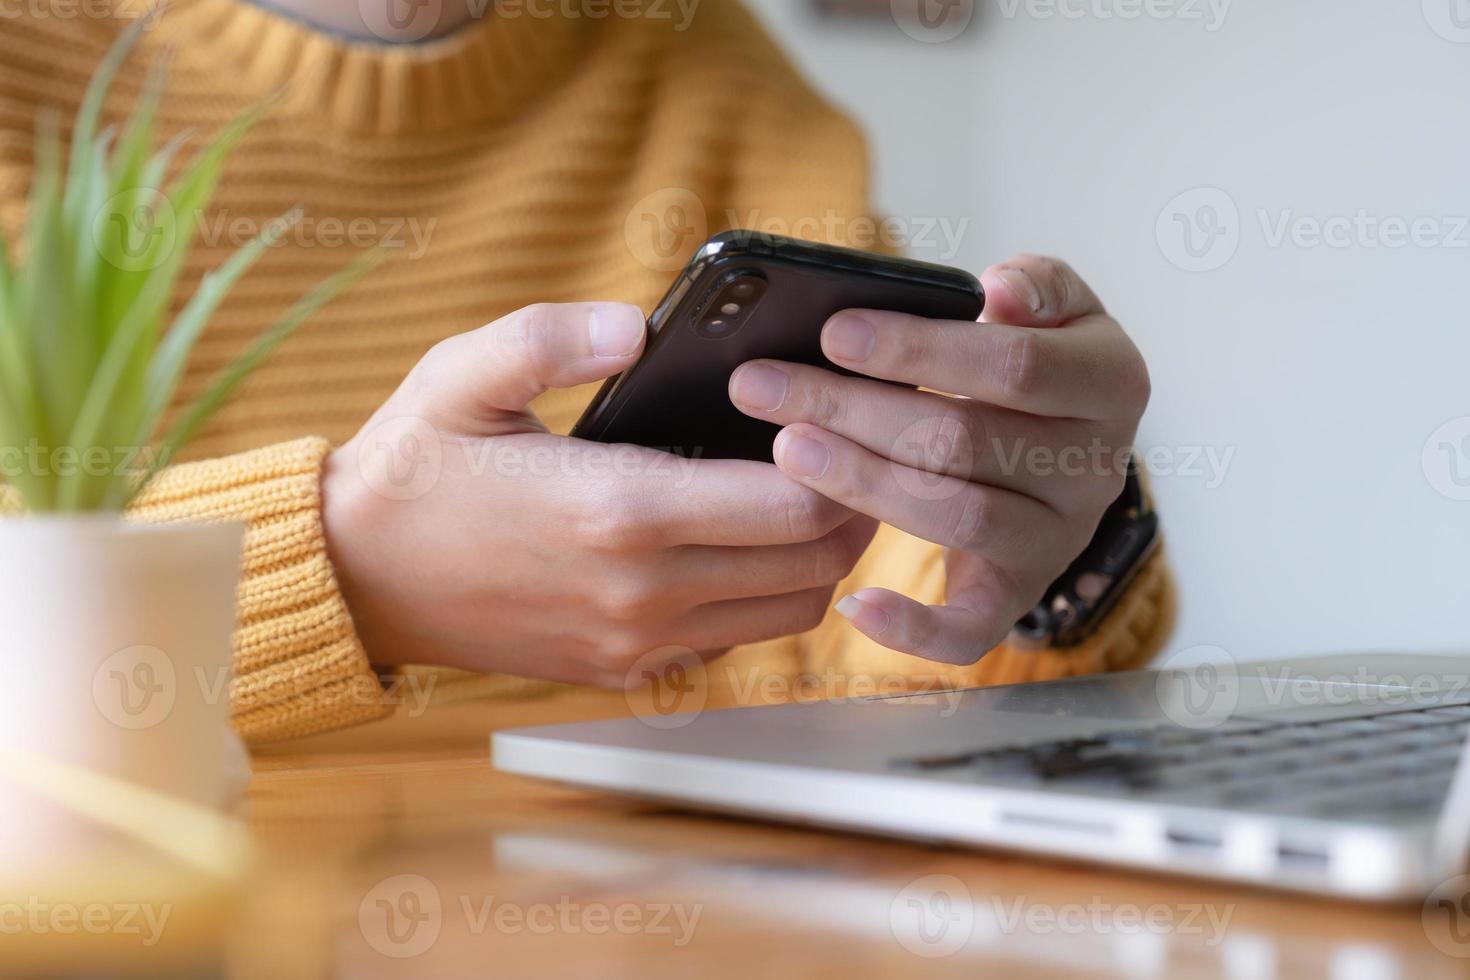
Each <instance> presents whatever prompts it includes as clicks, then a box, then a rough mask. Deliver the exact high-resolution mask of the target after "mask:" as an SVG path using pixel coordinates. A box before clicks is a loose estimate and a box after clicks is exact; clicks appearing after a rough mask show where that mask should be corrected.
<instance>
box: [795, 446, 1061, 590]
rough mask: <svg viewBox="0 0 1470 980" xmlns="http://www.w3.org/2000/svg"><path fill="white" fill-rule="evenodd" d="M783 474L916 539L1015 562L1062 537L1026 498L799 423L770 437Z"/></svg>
mask: <svg viewBox="0 0 1470 980" xmlns="http://www.w3.org/2000/svg"><path fill="white" fill-rule="evenodd" d="M775 450H776V463H777V465H778V466H780V468H781V470H782V472H784V473H786V474H788V475H789V476H790V477H791V478H792V479H793V480H796V481H798V482H800V483H803V484H805V485H807V486H809V487H811V488H812V489H814V490H817V491H819V492H821V493H822V494H824V495H826V496H829V497H831V498H832V499H834V500H836V501H838V502H839V503H841V504H844V505H845V506H847V507H850V508H852V509H853V510H856V511H858V512H860V513H864V514H868V515H870V516H872V517H876V518H877V519H878V520H880V521H883V522H884V523H886V524H892V525H893V526H894V527H897V528H899V529H901V530H904V531H907V532H909V533H910V534H912V535H915V536H916V537H920V538H923V539H924V540H926V541H932V542H934V543H935V544H939V545H943V546H945V547H947V548H958V549H960V550H962V551H967V552H971V553H973V554H977V555H980V556H982V557H984V558H986V559H989V560H990V561H993V562H997V563H1000V564H1001V565H1002V566H1007V567H1019V566H1022V565H1024V564H1026V563H1028V562H1029V561H1030V560H1032V559H1033V558H1034V555H1035V554H1036V552H1037V550H1038V549H1042V550H1043V551H1044V552H1045V553H1050V552H1051V551H1052V550H1055V549H1056V548H1058V547H1061V546H1062V544H1063V542H1064V531H1065V526H1064V525H1063V521H1062V518H1061V517H1060V515H1058V514H1057V512H1056V511H1054V510H1052V509H1051V508H1050V507H1048V506H1047V505H1046V504H1043V503H1041V502H1040V501H1037V500H1033V499H1032V498H1030V497H1027V496H1024V495H1022V494H1019V493H1013V492H1011V491H1009V490H1002V489H999V488H997V487H986V486H981V485H979V484H974V483H970V482H968V481H966V480H961V479H959V478H958V477H953V476H942V475H939V474H934V473H925V472H922V471H920V470H915V469H912V468H910V467H906V466H901V465H899V464H897V463H893V462H890V461H889V460H886V459H883V458H882V457H880V456H878V455H876V454H874V453H871V452H869V451H868V450H866V449H864V448H863V447H862V446H859V445H858V444H857V443H855V442H852V441H851V440H850V439H844V438H843V437H842V436H838V435H834V434H832V433H830V432H826V431H824V430H822V429H819V428H817V427H816V426H813V425H807V424H805V423H801V424H797V425H792V426H787V427H786V428H785V429H782V430H781V433H780V434H779V435H778V436H777V437H776V446H775Z"/></svg>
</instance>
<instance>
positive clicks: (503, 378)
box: [410, 303, 646, 431]
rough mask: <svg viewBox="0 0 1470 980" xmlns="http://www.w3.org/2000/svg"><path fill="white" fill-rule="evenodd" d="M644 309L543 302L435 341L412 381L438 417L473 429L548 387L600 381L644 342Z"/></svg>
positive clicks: (632, 358) (513, 409) (620, 367)
mask: <svg viewBox="0 0 1470 980" xmlns="http://www.w3.org/2000/svg"><path fill="white" fill-rule="evenodd" d="M645 333H646V328H645V321H644V318H643V312H642V311H641V310H639V309H638V308H637V307H636V306H630V305H628V304H626V303H562V304H554V303H541V304H537V305H535V306H527V307H525V308H523V309H520V310H517V311H516V312H514V313H511V314H509V315H508V316H504V317H502V318H500V319H499V320H496V321H495V322H494V323H491V324H488V325H486V326H484V327H481V328H480V329H478V330H472V331H470V332H469V333H463V334H458V335H456V336H453V337H450V338H448V339H446V340H443V341H441V342H440V343H439V344H437V345H435V346H434V348H433V349H432V350H430V351H429V353H428V354H426V355H425V356H424V358H423V359H422V360H421V361H420V362H419V364H418V366H417V367H415V368H414V372H413V374H412V375H410V383H411V385H412V387H413V390H414V392H415V394H416V395H417V396H418V398H419V400H420V401H421V402H422V403H423V405H424V406H425V408H424V409H423V411H421V413H420V414H423V413H424V412H429V413H431V414H433V415H434V416H435V417H432V418H429V419H428V421H429V422H431V423H434V424H444V425H448V426H456V425H458V426H460V427H461V429H462V431H476V430H475V429H474V423H475V422H484V421H493V420H496V419H498V418H500V417H501V416H503V415H504V414H506V413H516V412H522V411H524V410H525V408H526V406H528V405H529V404H530V403H531V401H532V399H534V398H535V397H536V396H537V395H540V394H541V393H542V392H544V391H546V390H547V389H548V388H569V387H572V386H574V385H579V384H585V383H587V382H590V381H599V380H601V379H603V378H607V377H610V376H611V375H614V374H617V373H618V372H620V371H622V370H624V369H626V368H628V367H631V366H632V364H633V363H634V362H635V361H636V360H637V359H638V355H639V353H640V352H641V351H642V350H643V341H644V335H645Z"/></svg>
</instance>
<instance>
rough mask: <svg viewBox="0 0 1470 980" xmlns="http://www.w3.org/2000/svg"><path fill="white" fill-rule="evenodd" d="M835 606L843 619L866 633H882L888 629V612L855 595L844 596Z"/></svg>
mask: <svg viewBox="0 0 1470 980" xmlns="http://www.w3.org/2000/svg"><path fill="white" fill-rule="evenodd" d="M835 608H836V609H837V612H838V614H839V615H840V616H842V618H843V619H846V620H847V621H848V622H849V623H851V624H852V625H854V626H856V627H857V628H858V629H860V630H862V631H863V632H864V633H882V632H883V631H884V630H886V629H888V613H886V612H884V611H883V610H882V609H880V608H879V607H878V606H873V605H869V604H868V603H866V602H864V601H863V600H861V599H859V598H858V597H857V596H855V595H845V596H843V597H842V598H841V599H839V600H838V601H837V605H836V607H835Z"/></svg>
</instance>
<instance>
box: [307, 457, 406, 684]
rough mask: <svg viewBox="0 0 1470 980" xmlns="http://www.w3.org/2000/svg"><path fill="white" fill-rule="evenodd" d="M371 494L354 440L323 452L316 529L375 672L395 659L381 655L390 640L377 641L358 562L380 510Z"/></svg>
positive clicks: (367, 577)
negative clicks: (319, 515) (319, 525)
mask: <svg viewBox="0 0 1470 980" xmlns="http://www.w3.org/2000/svg"><path fill="white" fill-rule="evenodd" d="M376 496H377V495H376V494H374V493H373V492H372V489H371V488H370V487H368V485H367V483H366V481H364V480H363V478H362V473H361V471H360V468H359V467H358V465H357V443H356V440H352V441H349V442H347V443H345V444H343V445H342V446H339V447H337V448H336V449H334V450H332V451H331V452H329V453H328V454H327V456H326V458H325V459H324V460H323V461H322V474H321V511H322V534H323V537H324V538H325V541H326V549H327V560H328V561H330V562H331V565H332V574H333V575H334V576H335V578H336V580H337V588H338V591H339V592H341V594H342V598H343V601H344V602H345V603H346V604H347V611H348V614H349V615H350V616H351V617H352V623H353V627H354V629H355V631H356V633H357V637H358V640H359V642H360V643H361V644H362V646H363V648H364V649H365V650H366V651H367V655H368V660H369V662H370V663H371V664H372V666H373V669H374V670H377V671H379V672H380V673H381V672H382V671H383V670H385V669H388V668H391V667H393V666H395V665H394V664H391V663H387V662H385V661H384V659H383V658H384V655H385V652H386V649H390V648H391V645H385V644H383V643H381V642H380V641H379V637H380V635H381V631H380V630H379V629H378V628H377V626H376V623H375V622H374V616H373V615H372V610H373V603H372V601H371V599H370V594H371V591H372V583H371V571H370V566H369V565H366V564H364V563H363V562H364V559H365V557H366V556H365V551H366V550H367V549H365V547H364V545H365V542H366V535H367V534H368V532H369V530H370V529H371V528H372V527H374V526H375V520H376V521H381V520H382V515H381V514H378V515H376V517H375V516H374V515H375V511H376V505H377V503H378V501H377V500H376Z"/></svg>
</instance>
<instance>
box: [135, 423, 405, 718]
mask: <svg viewBox="0 0 1470 980" xmlns="http://www.w3.org/2000/svg"><path fill="white" fill-rule="evenodd" d="M329 448H330V447H329V445H328V443H327V441H326V440H325V439H319V438H308V439H299V440H296V441H294V442H286V443H281V444H279V445H275V446H269V447H266V448H264V449H257V450H253V451H251V452H246V453H240V454H239V455H235V456H227V457H223V458H221V459H211V460H205V461H202V462H195V463H184V464H181V465H178V466H171V467H169V468H167V469H165V470H164V471H163V472H162V473H160V474H159V475H158V477H157V478H156V479H155V480H154V481H153V482H152V483H151V484H149V486H148V487H147V488H146V489H145V490H144V492H143V493H142V494H141V495H140V496H139V497H138V499H137V500H136V501H135V502H134V504H133V507H132V508H131V510H130V512H129V516H131V517H133V518H134V519H137V520H142V521H158V522H175V521H222V520H230V521H241V522H243V523H244V524H245V526H246V530H245V552H244V560H243V562H242V565H241V571H240V589H239V594H238V599H237V604H236V610H237V624H236V629H235V656H234V661H235V677H234V680H233V682H232V683H231V685H230V710H231V715H232V719H233V721H234V724H235V727H236V728H237V729H238V730H239V732H240V734H241V735H243V736H244V737H245V738H246V739H247V740H249V741H252V742H267V741H276V740H279V739H285V738H295V737H297V736H301V735H311V734H314V733H316V732H322V731H327V730H329V729H333V728H341V727H343V726H345V725H352V724H357V723H359V722H364V721H371V720H373V719H376V718H381V717H383V716H384V715H385V714H387V713H388V712H389V710H390V709H389V708H388V706H387V705H385V704H384V699H383V689H382V686H381V684H379V682H378V678H377V675H376V674H375V673H374V672H373V669H372V667H371V666H369V664H368V659H367V655H366V653H365V652H364V651H363V648H362V645H361V644H360V643H359V642H358V639H357V635H356V633H355V631H354V630H353V626H352V618H351V616H350V615H349V614H348V611H347V603H346V602H345V600H344V599H343V598H342V594H341V592H340V591H339V590H338V588H337V582H336V578H335V576H334V575H333V572H332V566H331V562H330V561H329V560H328V558H327V549H326V537H325V534H324V532H323V529H322V515H321V468H322V461H323V459H324V458H325V457H326V454H327V452H328V450H329Z"/></svg>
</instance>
